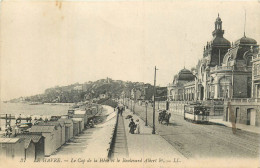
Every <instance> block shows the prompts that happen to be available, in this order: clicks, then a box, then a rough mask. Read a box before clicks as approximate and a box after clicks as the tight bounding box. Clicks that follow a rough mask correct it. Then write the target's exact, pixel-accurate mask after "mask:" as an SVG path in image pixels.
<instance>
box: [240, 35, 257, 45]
mask: <svg viewBox="0 0 260 168" xmlns="http://www.w3.org/2000/svg"><path fill="white" fill-rule="evenodd" d="M235 44H236V45H237V44H247V45H254V44H257V42H256V40H255V39H252V38H249V37H246V36H244V37H242V38H240V39H238V40H237V41H236V42H235Z"/></svg>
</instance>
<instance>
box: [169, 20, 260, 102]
mask: <svg viewBox="0 0 260 168" xmlns="http://www.w3.org/2000/svg"><path fill="white" fill-rule="evenodd" d="M212 35H213V39H212V40H211V41H210V42H207V44H206V46H205V47H204V52H203V58H202V59H201V60H199V62H198V64H197V66H196V69H195V70H194V71H193V72H191V71H189V70H187V69H183V70H181V71H180V72H179V74H178V75H176V76H175V77H174V80H173V83H171V84H170V85H169V86H168V100H175V101H183V100H184V101H197V100H213V99H214V100H216V99H221V100H222V99H232V98H251V97H252V96H253V95H254V94H255V93H254V90H257V91H258V92H259V74H258V75H256V76H255V77H253V80H254V81H255V83H256V84H255V85H253V86H252V59H253V58H254V57H256V55H257V53H258V51H259V45H257V42H256V41H255V40H254V39H252V38H249V37H246V36H245V35H244V36H243V37H242V38H240V39H238V40H237V41H236V42H235V43H234V44H233V43H232V45H231V43H230V42H229V41H228V40H227V39H225V38H224V37H223V35H224V30H222V21H221V18H220V17H219V16H218V17H217V19H216V21H215V30H214V31H213V32H212ZM254 62H258V63H255V64H256V67H258V68H259V65H260V64H259V58H258V59H255V61H254ZM255 71H257V70H255ZM258 72H259V70H258ZM184 74H185V75H186V76H189V77H187V78H180V76H185V75H184ZM252 87H253V88H254V89H252ZM258 95H259V93H258Z"/></svg>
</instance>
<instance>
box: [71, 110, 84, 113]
mask: <svg viewBox="0 0 260 168" xmlns="http://www.w3.org/2000/svg"><path fill="white" fill-rule="evenodd" d="M74 114H86V110H75V111H74Z"/></svg>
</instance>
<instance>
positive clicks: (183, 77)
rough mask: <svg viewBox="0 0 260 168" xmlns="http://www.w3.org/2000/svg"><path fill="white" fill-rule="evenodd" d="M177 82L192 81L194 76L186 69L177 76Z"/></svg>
mask: <svg viewBox="0 0 260 168" xmlns="http://www.w3.org/2000/svg"><path fill="white" fill-rule="evenodd" d="M177 78H178V80H185V81H193V80H194V79H195V76H194V75H193V74H192V73H191V71H189V70H188V69H185V68H184V69H182V70H181V71H180V72H179V74H178V77H177Z"/></svg>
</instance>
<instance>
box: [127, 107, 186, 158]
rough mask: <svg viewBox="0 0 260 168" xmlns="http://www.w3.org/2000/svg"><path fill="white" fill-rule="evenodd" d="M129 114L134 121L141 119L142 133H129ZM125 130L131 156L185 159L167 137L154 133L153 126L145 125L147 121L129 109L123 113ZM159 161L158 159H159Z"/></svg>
mask: <svg viewBox="0 0 260 168" xmlns="http://www.w3.org/2000/svg"><path fill="white" fill-rule="evenodd" d="M128 115H132V116H133V119H134V121H135V122H136V120H137V119H139V123H140V134H130V133H129V126H128V125H129V122H130V120H129V119H125V118H126V117H127V116H128ZM123 118H124V124H125V132H126V137H127V146H128V153H129V158H139V159H140V158H143V159H145V158H152V159H158V158H163V159H167V158H170V159H171V160H173V158H179V159H185V158H184V156H182V154H181V153H180V152H178V151H177V150H176V149H175V148H173V146H172V145H170V144H169V143H168V142H167V141H166V140H165V139H163V138H162V137H161V136H160V135H158V134H152V128H151V127H149V126H145V122H144V121H143V120H142V119H141V118H140V117H138V116H137V115H134V114H133V113H132V112H130V110H129V109H127V110H126V111H124V113H123ZM157 161H158V160H157Z"/></svg>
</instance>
